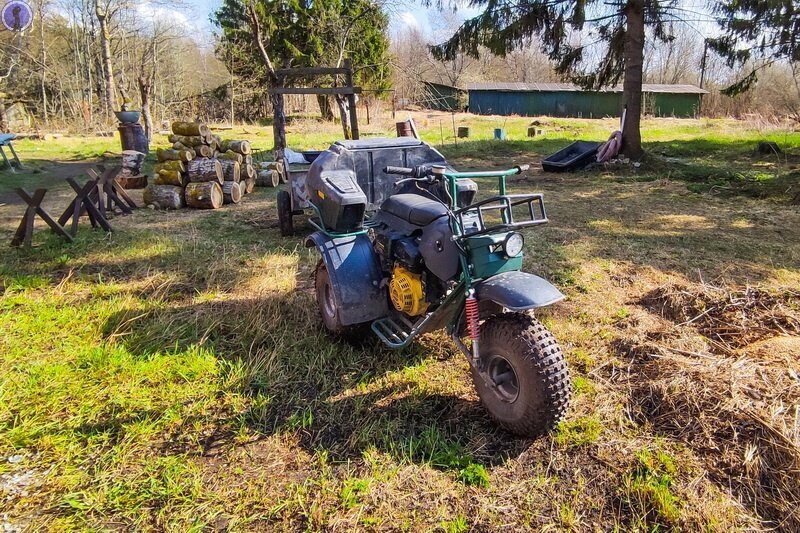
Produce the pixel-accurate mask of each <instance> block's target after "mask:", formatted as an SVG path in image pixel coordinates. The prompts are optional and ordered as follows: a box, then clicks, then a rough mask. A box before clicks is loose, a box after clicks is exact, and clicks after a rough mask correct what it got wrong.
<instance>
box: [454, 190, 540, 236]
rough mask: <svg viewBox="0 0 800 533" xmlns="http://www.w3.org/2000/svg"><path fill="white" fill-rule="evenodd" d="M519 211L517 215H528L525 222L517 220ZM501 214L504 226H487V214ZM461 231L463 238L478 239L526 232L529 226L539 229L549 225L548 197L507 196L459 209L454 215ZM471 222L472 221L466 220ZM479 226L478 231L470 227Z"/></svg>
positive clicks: (495, 197) (525, 216)
mask: <svg viewBox="0 0 800 533" xmlns="http://www.w3.org/2000/svg"><path fill="white" fill-rule="evenodd" d="M515 208H517V211H518V212H517V215H519V214H520V213H519V212H520V211H521V212H522V215H524V219H522V220H514V209H515ZM492 211H497V212H498V213H499V215H500V219H501V220H502V221H503V222H501V223H500V224H493V225H491V226H487V225H486V221H485V220H484V214H485V213H487V212H492ZM453 215H454V216H455V217H456V219H457V220H458V223H459V227H460V228H461V230H462V231H461V233H462V236H465V237H466V236H476V235H483V234H485V233H496V232H501V231H508V230H511V229H517V228H526V227H529V226H538V225H540V224H547V222H548V220H547V212H546V211H545V208H544V196H543V195H542V194H540V193H536V194H503V195H500V196H493V197H492V198H487V199H486V200H481V201H480V202H477V203H474V204H472V205H470V206H467V207H464V208H462V209H458V210H456V211H454V212H453ZM465 218H470V219H471V220H465ZM476 223H477V227H475V229H474V231H473V230H472V229H471V228H468V227H469V226H474V225H475V224H476Z"/></svg>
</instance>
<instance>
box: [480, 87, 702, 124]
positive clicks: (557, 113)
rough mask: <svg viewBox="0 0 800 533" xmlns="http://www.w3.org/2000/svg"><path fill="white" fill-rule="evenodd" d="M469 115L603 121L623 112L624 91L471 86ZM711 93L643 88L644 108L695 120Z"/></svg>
mask: <svg viewBox="0 0 800 533" xmlns="http://www.w3.org/2000/svg"><path fill="white" fill-rule="evenodd" d="M467 90H468V91H469V111H470V113H474V114H477V115H520V116H528V117H534V116H542V115H544V116H552V117H578V118H602V117H616V116H619V115H620V112H621V109H622V87H621V86H617V87H610V88H607V89H602V90H599V91H587V90H584V89H581V88H580V87H578V86H577V85H573V84H571V83H471V84H469V85H468V86H467ZM707 93H708V91H706V90H704V89H700V88H699V87H695V86H694V85H667V84H652V83H646V84H643V85H642V96H643V101H642V107H643V110H644V112H645V113H646V114H650V115H653V116H656V117H678V118H693V117H696V116H697V115H698V113H699V112H700V103H701V101H702V98H703V95H704V94H707Z"/></svg>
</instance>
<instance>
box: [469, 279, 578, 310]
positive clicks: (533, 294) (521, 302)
mask: <svg viewBox="0 0 800 533" xmlns="http://www.w3.org/2000/svg"><path fill="white" fill-rule="evenodd" d="M475 293H476V296H477V298H478V300H479V301H483V300H490V301H492V302H494V303H496V304H498V305H501V306H503V307H505V308H506V309H509V310H511V311H527V310H528V309H537V308H539V307H545V306H548V305H552V304H554V303H556V302H560V301H561V300H563V299H564V295H563V294H562V293H561V291H559V290H558V289H557V288H555V287H554V286H553V285H552V284H550V282H548V281H546V280H545V279H543V278H540V277H539V276H534V275H533V274H528V273H527V272H519V271H514V272H503V273H502V274H498V275H496V276H492V277H491V278H489V279H486V280H483V281H479V282H477V283H475Z"/></svg>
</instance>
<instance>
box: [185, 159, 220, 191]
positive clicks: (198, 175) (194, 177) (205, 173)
mask: <svg viewBox="0 0 800 533" xmlns="http://www.w3.org/2000/svg"><path fill="white" fill-rule="evenodd" d="M186 176H187V178H189V181H191V182H194V183H199V182H204V181H213V182H216V183H219V184H220V185H222V182H223V181H224V180H223V175H222V165H221V164H220V162H219V160H217V159H195V160H193V161H190V162H189V163H188V164H187V165H186Z"/></svg>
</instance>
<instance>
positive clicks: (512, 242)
mask: <svg viewBox="0 0 800 533" xmlns="http://www.w3.org/2000/svg"><path fill="white" fill-rule="evenodd" d="M524 245H525V239H523V238H522V234H520V233H512V234H510V235H509V236H508V237H506V242H505V244H503V250H505V252H506V255H507V256H508V257H517V256H518V255H519V254H521V253H522V247H523V246H524Z"/></svg>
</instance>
